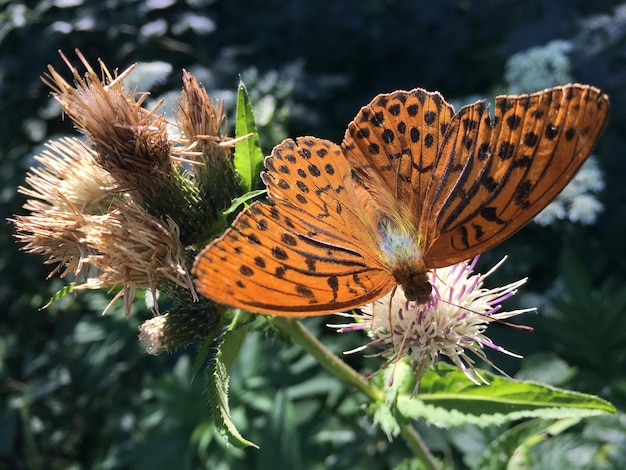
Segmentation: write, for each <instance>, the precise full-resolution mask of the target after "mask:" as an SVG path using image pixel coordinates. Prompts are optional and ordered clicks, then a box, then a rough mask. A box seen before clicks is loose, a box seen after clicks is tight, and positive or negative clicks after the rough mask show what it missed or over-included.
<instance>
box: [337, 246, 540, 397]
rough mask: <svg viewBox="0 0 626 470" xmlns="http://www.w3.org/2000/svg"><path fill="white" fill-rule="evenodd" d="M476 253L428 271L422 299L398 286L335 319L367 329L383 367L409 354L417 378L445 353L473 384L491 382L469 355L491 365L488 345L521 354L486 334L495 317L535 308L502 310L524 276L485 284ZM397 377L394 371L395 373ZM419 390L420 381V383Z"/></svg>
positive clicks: (349, 326) (501, 318) (348, 328)
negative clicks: (411, 299)
mask: <svg viewBox="0 0 626 470" xmlns="http://www.w3.org/2000/svg"><path fill="white" fill-rule="evenodd" d="M476 259H477V258H474V260H473V261H472V262H463V263H459V264H456V265H454V266H450V267H447V268H441V269H434V270H432V271H431V273H430V282H431V283H432V286H433V291H432V294H431V296H430V300H429V301H428V302H427V303H426V304H424V305H417V304H416V303H415V302H408V301H406V300H405V297H404V293H403V292H401V289H400V288H398V289H396V290H394V291H393V292H391V293H390V294H388V295H387V296H385V297H383V298H382V299H380V300H378V301H376V302H374V303H373V304H370V305H367V306H365V307H363V308H362V309H361V313H358V314H345V313H344V314H341V315H343V316H348V317H353V318H354V319H355V320H356V321H355V322H353V323H349V324H344V325H331V326H333V327H335V328H337V329H338V331H340V332H346V331H353V330H365V331H367V333H368V335H369V336H370V338H371V339H372V340H371V341H370V342H369V343H368V344H366V345H365V346H362V347H360V348H357V349H355V350H353V351H349V352H356V351H361V350H363V349H365V348H367V347H373V348H378V349H380V351H379V352H378V353H376V354H374V355H375V356H381V357H383V358H385V359H387V361H386V363H385V364H384V366H383V367H387V366H388V365H390V364H395V363H397V361H398V360H400V358H401V357H403V356H408V358H409V360H410V361H411V363H412V366H413V370H414V372H415V374H416V375H417V384H418V385H419V381H420V379H421V378H422V375H423V374H424V372H425V371H426V370H427V369H428V367H430V366H432V365H436V364H437V363H438V362H439V360H440V359H441V358H442V356H443V357H447V358H448V359H449V360H450V361H451V362H452V363H453V364H455V365H456V366H457V367H458V368H459V369H461V370H462V371H463V372H464V373H465V375H466V376H467V377H468V378H469V379H470V380H471V381H472V382H474V383H475V384H477V385H479V384H480V383H481V382H482V383H487V382H486V380H485V379H484V378H483V377H482V376H481V375H480V373H479V372H478V371H477V370H476V369H475V368H474V365H475V360H474V359H473V358H472V357H471V356H470V355H469V354H473V355H474V356H476V357H477V358H479V359H481V360H483V361H485V362H486V363H488V364H490V365H493V364H492V363H491V361H490V360H489V359H488V357H487V355H486V354H485V348H489V349H495V350H496V351H499V352H502V353H504V354H508V355H510V356H513V357H520V356H518V355H516V354H514V353H512V352H510V351H508V350H506V349H505V348H503V347H501V346H498V345H496V344H494V343H493V342H492V341H491V340H490V339H489V338H488V337H487V336H486V334H485V331H486V329H487V327H488V326H489V324H490V323H491V322H493V321H500V322H502V321H504V320H506V319H508V318H510V317H513V316H515V315H519V314H520V313H524V312H529V311H534V309H524V310H514V311H510V312H503V311H501V305H500V304H501V302H503V301H504V300H506V299H508V298H510V297H511V296H513V295H514V294H515V293H516V292H517V289H518V288H519V287H520V286H521V285H523V284H524V283H525V282H526V279H521V280H519V281H517V282H513V283H511V284H508V285H506V286H503V287H497V288H494V289H486V288H483V287H482V285H483V281H484V279H485V278H486V277H487V276H489V275H490V274H491V273H492V272H493V271H494V270H495V269H497V268H498V267H499V266H500V265H501V264H502V262H503V261H504V260H502V261H501V262H500V263H498V265H496V266H495V267H494V268H493V269H492V270H491V271H489V272H488V273H487V274H484V275H483V274H473V268H474V265H475V263H476ZM392 378H393V375H392ZM415 391H417V385H416V389H415Z"/></svg>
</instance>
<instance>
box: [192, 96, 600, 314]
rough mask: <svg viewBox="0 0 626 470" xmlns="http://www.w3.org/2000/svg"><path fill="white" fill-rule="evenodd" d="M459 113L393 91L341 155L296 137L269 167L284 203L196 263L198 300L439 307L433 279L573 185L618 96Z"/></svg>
mask: <svg viewBox="0 0 626 470" xmlns="http://www.w3.org/2000/svg"><path fill="white" fill-rule="evenodd" d="M494 108H495V110H494V111H495V115H494V116H492V115H490V112H489V109H488V108H487V107H486V106H485V104H484V102H476V103H474V104H471V105H467V106H464V107H463V108H461V110H459V112H458V113H456V114H455V113H454V109H453V108H452V106H450V105H449V104H448V103H446V102H445V100H444V99H443V97H442V96H441V95H440V94H439V93H437V92H428V91H426V90H423V89H420V88H417V89H415V90H411V91H396V92H393V93H388V94H382V95H379V96H377V97H376V98H374V100H373V101H372V102H371V103H370V104H369V105H367V106H365V107H363V108H362V109H361V110H360V111H359V113H358V114H357V116H356V117H355V119H354V120H353V121H352V122H351V123H350V124H349V126H348V129H347V131H346V135H345V138H344V141H343V143H342V144H341V147H340V146H338V145H336V144H334V143H332V142H329V141H327V140H322V139H317V138H315V137H301V138H298V139H296V140H295V141H294V140H291V139H287V140H285V141H284V142H283V143H281V144H280V145H278V146H276V147H275V148H274V149H273V151H272V154H271V155H270V156H269V157H267V158H266V159H265V168H266V171H265V172H264V173H263V175H262V179H263V181H264V183H265V184H266V186H267V188H268V200H269V202H270V204H271V205H267V204H263V203H260V202H257V203H254V204H252V205H251V206H250V207H249V208H248V209H246V210H244V211H243V212H242V213H241V214H240V215H239V216H238V217H237V218H236V219H235V221H234V222H233V225H232V227H231V228H230V229H228V230H227V231H226V232H225V233H224V234H223V235H222V236H221V237H219V238H218V239H216V240H214V241H213V242H212V243H211V244H210V245H209V246H208V247H207V248H205V249H204V250H203V251H202V253H200V255H199V256H198V257H197V258H196V262H195V265H194V273H195V274H196V276H197V280H196V285H197V287H198V290H199V291H200V292H201V293H202V294H204V295H205V296H207V297H209V298H212V299H213V300H215V301H217V302H221V303H224V304H228V305H232V306H236V307H240V308H243V309H246V310H249V311H252V312H256V313H270V314H275V315H286V316H306V315H321V314H325V313H331V312H337V311H345V310H349V309H352V308H356V307H359V306H361V305H364V304H366V303H368V302H371V301H373V300H376V299H378V298H380V297H382V296H383V295H384V294H386V293H387V292H389V291H390V290H391V289H393V288H394V287H396V286H397V285H401V286H402V287H403V289H404V291H405V294H406V295H407V298H408V299H409V300H416V301H418V302H421V303H423V302H426V301H427V300H428V296H429V294H430V289H431V286H430V284H429V282H428V271H429V270H430V269H434V268H439V267H445V266H449V265H452V264H455V263H458V262H461V261H464V260H467V259H470V258H472V257H473V256H475V255H476V254H479V253H482V252H484V251H486V250H488V249H489V248H491V247H493V246H495V245H497V244H498V243H500V242H501V241H503V240H504V239H506V238H507V237H509V236H510V235H512V234H513V233H515V232H516V231H517V230H519V229H520V228H521V227H522V226H524V225H525V224H526V223H527V222H528V221H530V220H531V219H532V218H533V217H534V216H535V215H536V214H537V213H538V212H539V211H540V210H541V209H543V208H544V207H545V206H546V205H547V204H548V203H549V202H550V201H551V200H552V199H553V198H554V197H555V196H556V195H557V194H558V193H559V192H560V191H561V190H562V189H563V187H564V186H565V185H566V184H567V182H569V180H570V179H571V178H572V177H573V176H574V174H575V173H576V171H577V170H578V168H580V166H581V165H582V163H583V162H584V160H585V159H586V158H587V156H588V155H589V154H590V152H591V150H592V149H593V146H594V145H595V143H596V142H597V140H598V138H599V136H600V134H601V132H602V130H603V129H604V127H605V125H606V122H607V119H608V110H609V103H608V97H607V96H606V95H604V94H602V93H601V92H600V91H599V90H598V89H597V88H594V87H591V86H588V85H579V84H571V85H565V86H562V87H555V88H550V89H547V90H544V91H542V92H538V93H533V94H530V95H521V96H499V97H497V98H496V100H495V107H494Z"/></svg>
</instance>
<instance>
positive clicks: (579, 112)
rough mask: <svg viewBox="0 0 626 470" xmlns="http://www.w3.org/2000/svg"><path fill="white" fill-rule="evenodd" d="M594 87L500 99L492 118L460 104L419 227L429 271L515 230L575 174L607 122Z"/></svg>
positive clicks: (480, 107) (604, 103)
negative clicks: (421, 232) (461, 106)
mask: <svg viewBox="0 0 626 470" xmlns="http://www.w3.org/2000/svg"><path fill="white" fill-rule="evenodd" d="M608 111H609V101H608V97H607V95H605V94H602V93H601V92H600V90H598V89H597V88H594V87H591V86H587V85H580V84H570V85H566V86H562V87H556V88H551V89H547V90H544V91H542V92H538V93H534V94H531V95H522V96H499V97H497V98H496V103H495V119H493V120H492V119H490V117H489V112H488V110H487V109H485V106H484V104H483V103H481V102H479V103H475V104H473V105H469V106H465V107H464V108H462V109H461V110H460V111H459V113H458V114H457V115H455V116H454V119H453V121H452V122H451V124H450V126H449V127H448V129H447V132H446V135H445V137H444V142H443V145H442V147H441V149H440V154H439V155H438V158H437V163H436V165H435V171H434V174H433V180H432V183H431V185H430V187H429V189H428V191H427V193H426V198H425V200H424V204H425V205H426V206H427V208H428V210H427V212H425V213H423V214H422V219H421V221H420V223H419V227H420V228H422V229H423V233H424V234H425V240H426V242H425V247H426V250H425V255H424V259H425V262H426V265H427V267H428V268H436V267H441V266H448V265H451V264H454V263H457V262H460V261H463V260H466V259H469V258H471V257H472V256H475V255H476V254H479V253H482V252H484V251H486V250H488V249H489V248H491V247H493V246H494V245H496V244H498V243H500V242H501V241H503V240H504V239H505V238H507V237H509V236H510V235H512V234H513V233H514V232H516V231H517V230H519V229H520V228H521V227H522V226H524V225H525V224H526V223H527V222H528V221H530V220H531V219H532V218H533V217H534V216H535V215H537V213H539V212H540V211H541V210H542V209H543V208H544V207H545V206H546V205H547V204H548V203H550V201H552V199H554V197H556V196H557V195H558V193H559V192H561V190H562V189H563V188H564V187H565V185H566V184H567V183H568V182H569V181H570V180H571V179H572V177H573V176H574V174H575V173H576V171H577V170H578V169H579V168H580V166H581V165H582V164H583V162H584V161H585V159H586V158H587V157H588V156H589V154H590V153H591V151H592V150H593V147H594V146H595V144H596V142H597V141H598V138H599V137H600V134H601V133H602V130H603V129H604V127H605V125H606V122H607V120H608Z"/></svg>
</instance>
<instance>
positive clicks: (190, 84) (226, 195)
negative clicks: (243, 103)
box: [176, 70, 241, 228]
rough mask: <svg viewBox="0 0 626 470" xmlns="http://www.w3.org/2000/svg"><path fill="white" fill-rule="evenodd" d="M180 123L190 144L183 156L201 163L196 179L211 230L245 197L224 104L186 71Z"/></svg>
mask: <svg viewBox="0 0 626 470" xmlns="http://www.w3.org/2000/svg"><path fill="white" fill-rule="evenodd" d="M176 120H177V122H178V128H179V130H180V132H181V137H182V139H183V141H184V142H185V144H186V145H185V150H184V151H183V152H181V153H182V154H183V155H185V156H187V157H188V158H189V159H191V160H193V161H195V162H198V163H199V164H196V165H193V170H194V179H195V182H196V183H195V184H196V187H197V188H198V192H199V199H200V200H201V201H202V210H203V212H204V216H203V218H204V220H205V226H206V228H208V227H210V226H211V225H212V223H213V222H214V221H215V220H216V218H217V215H218V214H219V212H220V211H221V210H222V209H224V208H226V207H228V205H229V204H230V202H231V201H232V199H233V198H234V197H236V196H238V195H240V194H241V188H240V186H239V181H238V178H237V174H236V172H235V167H234V165H233V158H232V152H231V147H232V145H233V140H232V139H230V138H229V137H228V136H227V135H226V132H227V129H228V122H227V120H226V117H225V115H224V102H223V101H220V100H215V101H213V100H212V99H211V98H210V97H209V95H208V94H207V92H206V90H205V89H204V87H203V86H202V85H201V84H200V83H199V82H198V81H197V80H196V78H195V77H194V76H193V75H191V74H190V73H188V72H187V71H186V70H183V91H182V93H181V98H180V100H179V101H178V107H177V111H176Z"/></svg>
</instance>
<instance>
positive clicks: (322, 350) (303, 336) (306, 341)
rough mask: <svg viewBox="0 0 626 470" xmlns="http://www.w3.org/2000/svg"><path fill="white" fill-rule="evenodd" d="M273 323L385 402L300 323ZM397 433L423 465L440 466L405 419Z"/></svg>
mask: <svg viewBox="0 0 626 470" xmlns="http://www.w3.org/2000/svg"><path fill="white" fill-rule="evenodd" d="M272 324H273V325H274V326H275V327H277V328H278V329H279V330H280V331H282V332H283V333H285V334H287V335H289V336H290V337H291V338H293V339H294V340H295V341H297V342H298V344H299V345H300V346H302V348H303V349H304V350H305V351H307V352H308V353H309V354H311V355H312V356H313V357H314V358H315V359H317V360H318V361H319V363H320V364H321V365H322V366H323V367H324V368H325V369H326V370H328V371H329V372H331V373H332V374H333V375H335V376H337V377H339V378H340V379H341V380H343V381H344V382H346V383H348V384H349V385H352V386H353V387H355V388H356V389H357V390H359V391H360V392H361V393H363V394H364V395H365V396H366V397H367V398H369V400H370V401H372V402H378V403H384V401H385V395H384V394H383V392H382V391H381V390H380V389H378V388H376V387H373V386H372V385H371V384H370V383H369V382H368V381H367V380H365V379H364V378H363V376H361V375H360V374H359V373H357V372H356V371H355V370H354V369H352V368H351V367H350V366H348V364H346V363H345V362H343V361H342V360H341V359H340V358H338V357H337V356H336V355H335V354H333V353H332V352H330V351H329V350H328V348H327V347H326V346H324V345H323V344H322V343H321V342H320V341H319V340H318V339H317V338H316V337H315V336H313V335H312V334H311V333H310V332H309V330H307V329H306V328H305V327H304V326H303V325H302V323H300V322H299V321H297V320H293V319H291V318H285V317H273V318H272ZM400 436H402V439H404V441H405V442H406V444H407V446H408V447H409V448H410V449H411V451H412V452H413V453H414V454H415V455H416V456H417V457H418V458H419V459H420V460H421V462H422V463H423V464H424V467H425V468H426V469H428V470H437V469H438V468H439V466H438V465H437V462H436V460H435V458H434V457H433V455H432V454H431V453H430V451H429V450H428V448H427V447H426V445H425V444H424V441H423V440H422V438H421V437H420V435H419V434H418V433H417V431H416V430H415V428H414V427H413V426H411V425H410V424H408V423H400Z"/></svg>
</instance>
